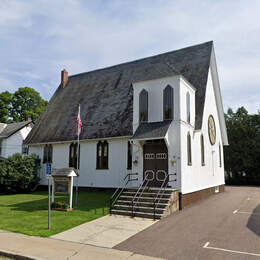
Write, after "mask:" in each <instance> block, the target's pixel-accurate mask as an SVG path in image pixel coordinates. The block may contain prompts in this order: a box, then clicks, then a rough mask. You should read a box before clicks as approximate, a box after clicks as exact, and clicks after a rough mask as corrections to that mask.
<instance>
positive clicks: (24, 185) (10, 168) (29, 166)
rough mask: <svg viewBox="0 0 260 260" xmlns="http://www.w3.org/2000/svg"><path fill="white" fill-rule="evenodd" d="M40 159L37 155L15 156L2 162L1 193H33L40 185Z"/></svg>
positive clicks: (0, 170) (0, 169) (0, 167)
mask: <svg viewBox="0 0 260 260" xmlns="http://www.w3.org/2000/svg"><path fill="white" fill-rule="evenodd" d="M39 165H40V159H38V158H37V157H36V156H35V155H21V154H18V153H17V154H14V155H12V156H10V157H8V158H7V159H5V160H4V161H2V162H0V192H3V193H19V192H28V191H32V190H33V189H34V187H36V186H37V185H38V184H39V181H40V178H39V177H38V174H37V173H38V169H39Z"/></svg>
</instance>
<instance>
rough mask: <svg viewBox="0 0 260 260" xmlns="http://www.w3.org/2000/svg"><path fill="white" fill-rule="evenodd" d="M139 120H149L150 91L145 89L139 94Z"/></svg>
mask: <svg viewBox="0 0 260 260" xmlns="http://www.w3.org/2000/svg"><path fill="white" fill-rule="evenodd" d="M139 121H140V123H142V122H147V121H148V92H147V91H146V90H145V89H143V90H142V91H141V93H140V96H139Z"/></svg>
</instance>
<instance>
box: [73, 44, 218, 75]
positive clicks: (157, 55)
mask: <svg viewBox="0 0 260 260" xmlns="http://www.w3.org/2000/svg"><path fill="white" fill-rule="evenodd" d="M206 44H212V45H213V41H207V42H203V43H200V44H195V45H191V46H187V47H184V48H181V49H177V50H173V51H167V52H164V53H160V54H156V55H152V56H149V57H145V58H140V59H136V60H132V61H127V62H122V63H119V64H115V65H112V66H108V67H103V68H100V69H95V70H90V71H86V72H81V73H78V74H74V75H71V76H69V78H73V77H78V76H82V75H84V74H89V73H94V72H99V71H102V70H109V69H112V68H116V67H120V66H122V65H127V64H130V63H134V62H140V61H145V60H148V59H151V58H156V57H160V56H164V55H167V54H170V53H174V52H178V51H183V50H185V49H189V48H194V47H198V46H201V45H206ZM166 64H167V63H166ZM167 65H168V66H169V64H167ZM175 70H176V69H175ZM176 72H178V71H177V70H176ZM178 73H179V72H178Z"/></svg>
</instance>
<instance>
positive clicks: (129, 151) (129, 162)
mask: <svg viewBox="0 0 260 260" xmlns="http://www.w3.org/2000/svg"><path fill="white" fill-rule="evenodd" d="M132 149H133V147H132V144H131V143H130V141H128V142H127V169H128V170H131V169H132Z"/></svg>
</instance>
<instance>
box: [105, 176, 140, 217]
mask: <svg viewBox="0 0 260 260" xmlns="http://www.w3.org/2000/svg"><path fill="white" fill-rule="evenodd" d="M132 175H138V173H128V174H127V175H126V176H125V178H124V179H123V182H124V181H125V180H126V178H127V177H128V179H127V181H126V183H125V185H124V186H123V187H118V188H117V189H116V190H115V192H114V193H113V195H112V196H111V197H110V200H109V213H110V214H111V212H112V207H113V206H114V205H115V203H116V201H117V199H118V198H119V197H120V195H121V194H122V192H123V191H124V190H125V188H126V186H127V185H128V183H129V182H131V181H137V180H138V178H134V179H131V176H132ZM120 189H121V190H120ZM119 190H120V191H119ZM118 191H119V193H118ZM117 193H118V195H117V196H116V198H115V199H114V200H113V198H114V197H115V195H116V194H117Z"/></svg>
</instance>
